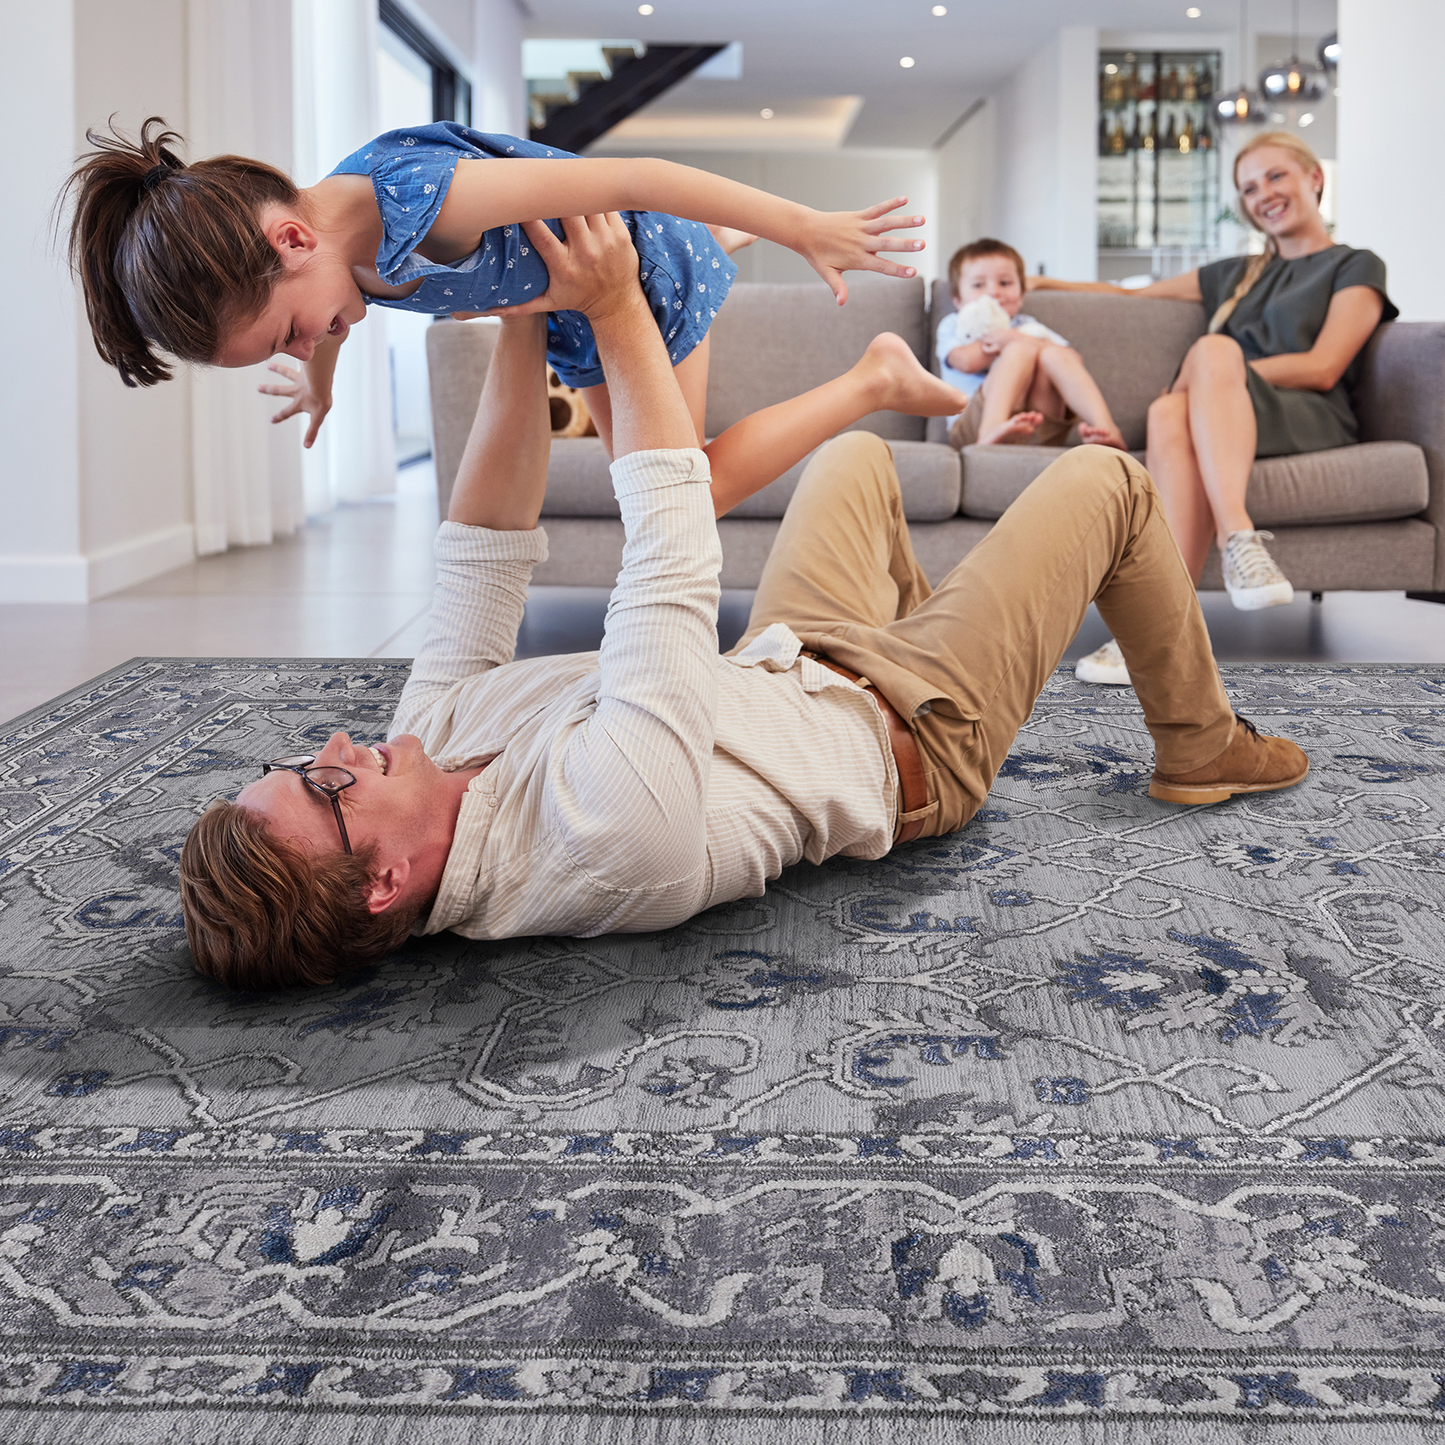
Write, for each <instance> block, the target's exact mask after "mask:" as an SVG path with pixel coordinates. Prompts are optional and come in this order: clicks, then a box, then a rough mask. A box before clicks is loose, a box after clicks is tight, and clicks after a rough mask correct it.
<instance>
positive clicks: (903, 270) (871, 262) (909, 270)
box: [858, 256, 918, 278]
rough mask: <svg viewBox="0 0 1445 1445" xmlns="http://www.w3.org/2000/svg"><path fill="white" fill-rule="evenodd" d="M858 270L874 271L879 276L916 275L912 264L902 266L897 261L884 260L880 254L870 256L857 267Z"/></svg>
mask: <svg viewBox="0 0 1445 1445" xmlns="http://www.w3.org/2000/svg"><path fill="white" fill-rule="evenodd" d="M858 269H859V270H860V271H876V272H877V273H878V274H879V275H880V276H902V277H905V278H907V277H909V276H916V275H917V274H918V272H917V271H916V270H915V269H914V268H913V267H912V266H902V265H900V264H899V263H898V262H897V261H885V260H884V259H883V258H882V257H881V256H872V257H870V258H869V259H868V260H867V261H865V262H863V264H862V265H861V266H859V267H858Z"/></svg>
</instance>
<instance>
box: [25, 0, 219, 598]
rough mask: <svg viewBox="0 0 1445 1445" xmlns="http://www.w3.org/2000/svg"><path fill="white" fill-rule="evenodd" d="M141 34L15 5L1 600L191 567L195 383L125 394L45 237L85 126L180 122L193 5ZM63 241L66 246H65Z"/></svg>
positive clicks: (150, 2) (79, 594) (74, 592)
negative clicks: (21, 340) (15, 146)
mask: <svg viewBox="0 0 1445 1445" xmlns="http://www.w3.org/2000/svg"><path fill="white" fill-rule="evenodd" d="M145 9H146V12H147V13H146V15H145V17H144V23H137V17H136V15H135V14H134V11H133V9H130V8H127V7H120V6H116V5H112V4H108V3H105V0H73V3H59V0H57V3H51V4H46V5H32V6H15V7H10V8H9V9H8V10H7V20H8V28H7V36H6V38H7V43H8V44H9V45H10V46H12V47H14V48H13V49H11V50H10V54H11V55H12V56H23V57H24V64H16V63H12V64H11V65H9V66H8V67H7V72H6V80H5V84H4V85H3V86H0V115H3V116H4V120H5V123H6V125H7V127H8V133H9V134H11V135H17V136H18V135H23V136H25V137H26V145H27V150H28V152H29V153H31V154H32V156H33V159H32V161H31V162H30V163H28V164H27V165H26V166H25V167H24V168H23V169H24V172H25V174H24V175H23V176H17V178H16V188H17V192H18V194H16V195H15V196H14V197H13V199H12V202H11V205H10V206H9V207H7V211H8V214H9V217H10V218H11V224H10V225H9V226H8V227H7V228H6V234H5V235H4V237H3V239H0V256H3V257H4V262H5V274H6V275H7V276H10V277H12V278H15V279H16V282H17V283H18V284H12V285H10V286H8V287H7V288H6V294H5V299H4V303H3V304H4V309H5V316H6V321H5V327H4V331H5V334H6V335H7V336H8V337H10V338H12V342H13V339H14V338H16V337H21V336H23V337H25V338H26V340H25V345H24V346H23V347H19V346H16V345H13V344H12V345H11V346H10V347H9V348H7V353H6V356H5V359H4V362H3V363H0V364H3V366H4V369H5V370H4V380H3V384H0V427H3V435H4V436H5V438H6V446H5V462H4V474H3V477H0V485H3V494H4V498H5V504H6V528H5V537H4V540H3V541H0V598H4V599H6V600H10V601H49V602H62V601H63V602H82V601H85V600H86V599H87V598H89V597H93V596H99V595H101V594H103V593H105V592H110V591H114V590H116V589H117V588H120V587H125V586H129V585H131V584H132V583H134V582H138V581H141V580H143V579H144V578H146V577H149V576H153V575H155V574H156V573H157V572H160V571H164V570H166V569H167V568H170V567H174V566H177V565H179V564H181V563H184V562H187V561H189V560H190V558H191V557H192V556H193V555H194V552H193V531H192V525H191V510H190V495H189V492H190V460H189V446H190V404H189V389H188V386H187V383H186V381H185V380H184V379H183V378H182V379H181V380H177V381H171V382H165V383H162V384H161V385H160V386H156V387H151V388H147V389H134V390H133V389H128V388H126V387H125V386H123V385H122V384H121V382H120V379H119V377H118V376H117V375H116V373H115V371H114V370H113V369H112V368H110V367H108V366H106V365H104V364H103V363H102V362H101V360H100V358H99V357H98V356H97V355H96V352H95V347H94V344H93V342H92V341H91V337H90V328H89V325H88V323H87V322H86V319H85V311H84V306H83V305H82V304H81V302H80V299H79V296H78V294H77V291H76V288H75V286H74V285H73V283H72V281H71V279H70V277H69V275H68V274H67V272H66V270H65V267H64V265H63V262H62V261H61V258H60V257H59V255H58V254H56V250H54V249H52V246H51V238H50V235H49V222H50V218H51V208H52V206H53V205H54V202H55V198H56V194H57V192H58V191H59V188H60V186H61V184H62V182H63V180H64V178H65V175H66V173H67V172H68V170H69V168H70V163H71V162H72V161H73V159H74V156H75V153H76V152H77V151H79V150H81V149H83V148H84V146H85V144H86V143H85V138H84V131H85V129H86V126H87V125H102V124H104V122H105V120H106V118H107V117H108V116H110V115H111V114H112V113H113V114H114V115H115V117H116V121H117V124H119V125H120V126H122V127H124V128H127V129H130V130H134V129H136V128H137V127H138V126H139V123H140V122H141V121H142V120H143V119H144V118H145V117H146V116H147V115H150V114H155V113H159V114H161V115H164V116H165V117H166V118H167V119H168V120H170V121H172V123H175V124H177V125H178V128H179V127H183V126H184V124H185V120H186V49H185V44H186V26H185V0H147V4H146V6H145ZM57 244H58V243H57Z"/></svg>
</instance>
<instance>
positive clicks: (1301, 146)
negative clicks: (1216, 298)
mask: <svg viewBox="0 0 1445 1445" xmlns="http://www.w3.org/2000/svg"><path fill="white" fill-rule="evenodd" d="M1264 146H1275V147H1277V148H1278V149H1279V150H1282V151H1288V152H1289V153H1290V156H1291V157H1292V158H1293V159H1294V160H1295V161H1296V162H1297V163H1298V165H1299V168H1300V169H1301V170H1302V171H1303V172H1304V173H1305V174H1306V175H1308V174H1309V173H1310V172H1311V171H1314V170H1319V169H1320V159H1319V157H1318V156H1317V155H1316V154H1315V153H1314V152H1313V151H1312V150H1311V149H1310V148H1309V147H1308V146H1307V145H1306V144H1305V143H1304V142H1303V141H1302V140H1301V139H1300V138H1299V137H1298V136H1297V135H1295V134H1294V132H1293V131H1288V130H1267V131H1265V132H1264V134H1263V135H1257V136H1255V138H1254V139H1253V140H1252V141H1250V142H1249V143H1248V144H1247V145H1242V146H1241V147H1240V148H1239V152H1238V154H1237V155H1236V156H1235V157H1234V189H1235V190H1236V191H1237V190H1238V189H1239V163H1240V161H1242V160H1243V159H1244V158H1245V156H1247V155H1248V154H1249V153H1250V152H1251V151H1257V150H1260V149H1261V148H1262V147H1264ZM1322 195H1324V184H1323V182H1321V184H1320V187H1319V189H1318V190H1316V191H1315V200H1316V202H1318V201H1319V199H1320V197H1321V196H1322ZM1244 219H1245V221H1246V222H1247V223H1248V224H1249V225H1251V226H1254V219H1253V218H1252V217H1251V216H1250V214H1249V212H1248V211H1245V213H1244ZM1255 229H1256V230H1258V229H1259V227H1258V226H1255ZM1278 254H1279V252H1278V250H1277V249H1276V247H1275V244H1274V237H1273V236H1270V237H1269V238H1268V239H1266V241H1265V243H1264V250H1263V251H1261V252H1260V253H1259V254H1258V255H1257V256H1251V257H1250V258H1249V264H1248V265H1247V266H1246V267H1245V268H1244V274H1243V275H1242V276H1241V277H1240V278H1239V284H1238V285H1237V286H1236V287H1235V288H1234V290H1233V291H1232V292H1230V294H1229V295H1228V296H1227V297H1226V298H1225V300H1224V301H1223V302H1221V303H1220V306H1219V309H1218V310H1217V311H1216V312H1215V313H1214V315H1213V316H1211V317H1210V318H1209V329H1210V331H1211V332H1214V331H1218V330H1220V328H1221V327H1223V325H1224V323H1225V322H1226V321H1228V320H1229V318H1230V317H1231V316H1232V315H1233V314H1234V308H1235V307H1236V306H1238V305H1239V303H1240V301H1241V300H1243V299H1244V297H1245V295H1246V294H1247V293H1248V292H1249V290H1250V288H1251V287H1252V286H1253V285H1254V283H1255V282H1256V281H1258V280H1259V278H1260V276H1261V275H1263V273H1264V268H1265V267H1266V266H1268V265H1269V263H1270V262H1271V261H1273V260H1274V258H1275V257H1276V256H1277V255H1278Z"/></svg>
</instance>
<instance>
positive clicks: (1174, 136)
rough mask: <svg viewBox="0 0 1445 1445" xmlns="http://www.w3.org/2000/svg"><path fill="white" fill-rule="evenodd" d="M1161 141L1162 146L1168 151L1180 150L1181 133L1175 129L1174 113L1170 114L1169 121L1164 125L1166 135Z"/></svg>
mask: <svg viewBox="0 0 1445 1445" xmlns="http://www.w3.org/2000/svg"><path fill="white" fill-rule="evenodd" d="M1159 139H1160V144H1161V145H1162V146H1163V147H1164V149H1165V150H1166V151H1172V150H1177V149H1178V148H1179V132H1178V131H1177V130H1175V129H1174V112H1173V111H1170V112H1169V119H1168V120H1167V121H1166V122H1165V125H1164V134H1163V135H1162V136H1161V137H1160V138H1159Z"/></svg>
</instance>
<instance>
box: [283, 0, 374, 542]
mask: <svg viewBox="0 0 1445 1445" xmlns="http://www.w3.org/2000/svg"><path fill="white" fill-rule="evenodd" d="M291 19H292V37H293V55H294V64H293V67H292V70H291V75H292V84H293V98H292V101H291V105H292V106H293V108H294V114H295V126H294V136H295V145H294V149H295V158H294V161H293V169H292V175H294V176H295V178H296V183H297V185H301V186H309V185H313V184H315V182H316V181H318V180H320V179H321V177H322V176H324V175H326V174H328V173H329V172H330V171H331V170H332V169H333V168H334V167H335V166H336V164H337V163H338V162H339V161H341V160H342V159H344V158H345V157H346V156H348V155H350V154H351V152H352V151H354V150H356V149H357V148H358V147H359V146H362V145H364V144H365V143H366V142H367V141H369V140H371V139H372V137H373V136H374V135H375V134H376V116H377V112H378V104H377V69H376V65H377V34H376V27H377V24H378V21H377V16H376V0H291ZM332 395H333V403H334V404H333V406H332V409H331V412H330V414H329V415H328V416H327V418H326V421H325V424H324V425H323V426H322V428H321V433H320V435H319V436H318V437H317V439H316V445H315V446H314V447H313V448H312V449H311V450H310V451H309V452H306V453H305V454H304V456H303V460H302V467H303V472H304V476H305V490H306V510H307V512H308V513H312V514H315V513H317V512H323V511H326V510H328V509H329V508H331V507H332V506H333V505H335V503H337V502H347V501H361V500H363V499H364V498H366V497H371V496H375V495H376V494H377V493H380V492H392V491H395V490H396V444H395V436H394V427H393V424H392V415H391V363H390V357H389V354H388V350H387V334H386V327H385V326H384V325H383V324H382V323H381V320H380V318H379V316H373V317H368V318H367V319H366V320H365V321H364V322H362V323H361V324H360V325H358V326H355V327H353V328H352V331H351V334H350V335H349V336H348V337H347V338H346V341H345V343H344V344H343V345H342V348H341V359H340V361H339V363H338V365H337V368H336V381H335V385H334V388H333V393H332Z"/></svg>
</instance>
